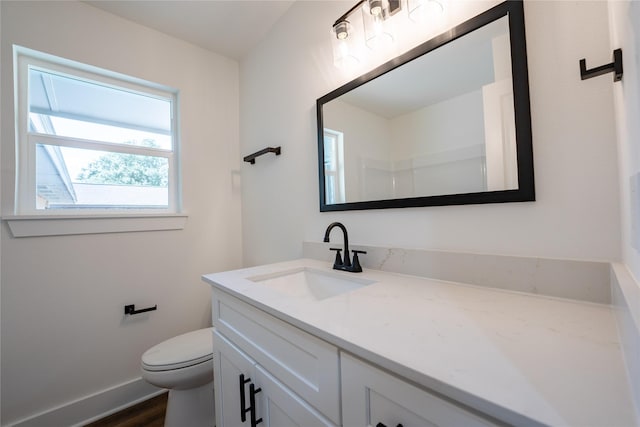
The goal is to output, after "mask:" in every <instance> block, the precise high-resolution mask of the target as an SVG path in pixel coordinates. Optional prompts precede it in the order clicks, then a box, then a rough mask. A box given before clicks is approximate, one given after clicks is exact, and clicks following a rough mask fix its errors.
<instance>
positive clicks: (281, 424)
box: [256, 365, 334, 427]
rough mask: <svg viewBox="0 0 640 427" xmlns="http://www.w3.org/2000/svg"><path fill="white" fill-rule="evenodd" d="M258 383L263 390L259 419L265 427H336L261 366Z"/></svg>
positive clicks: (257, 374) (257, 371) (257, 378)
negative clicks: (260, 418)
mask: <svg viewBox="0 0 640 427" xmlns="http://www.w3.org/2000/svg"><path fill="white" fill-rule="evenodd" d="M256 382H257V383H258V384H259V385H260V388H261V392H260V393H259V395H261V396H260V398H259V400H260V401H261V405H259V406H258V410H259V411H260V412H259V417H262V420H263V422H264V424H263V425H264V426H265V427H334V424H333V423H332V422H331V421H329V420H328V419H327V418H325V417H323V416H322V415H321V414H320V413H319V412H318V411H317V410H315V409H314V408H312V407H311V406H310V405H309V404H308V403H307V402H305V401H304V400H302V398H301V397H300V396H298V395H296V394H295V393H294V392H293V391H291V390H290V389H288V388H287V387H286V386H285V385H283V384H282V383H281V382H279V381H278V380H277V379H276V378H274V377H273V376H272V375H270V374H269V373H268V372H267V371H265V370H264V369H263V368H262V367H261V366H259V365H258V366H256Z"/></svg>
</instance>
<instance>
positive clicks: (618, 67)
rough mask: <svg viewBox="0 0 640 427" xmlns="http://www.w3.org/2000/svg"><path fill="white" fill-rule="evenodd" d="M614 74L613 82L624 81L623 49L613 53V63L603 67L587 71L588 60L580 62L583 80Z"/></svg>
mask: <svg viewBox="0 0 640 427" xmlns="http://www.w3.org/2000/svg"><path fill="white" fill-rule="evenodd" d="M607 73H614V74H613V81H614V82H619V81H620V80H622V49H616V50H614V51H613V62H612V63H610V64H606V65H601V66H599V67H596V68H592V69H590V70H587V60H586V59H581V60H580V78H581V79H582V80H586V79H590V78H592V77H597V76H601V75H602V74H607Z"/></svg>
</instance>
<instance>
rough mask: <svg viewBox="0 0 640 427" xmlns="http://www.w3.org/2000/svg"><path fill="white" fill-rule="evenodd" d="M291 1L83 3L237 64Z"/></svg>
mask: <svg viewBox="0 0 640 427" xmlns="http://www.w3.org/2000/svg"><path fill="white" fill-rule="evenodd" d="M294 1H295V0H116V1H114V0H85V1H84V2H85V3H87V4H90V5H92V6H95V7H97V8H99V9H102V10H104V11H106V12H110V13H113V14H115V15H118V16H120V17H122V18H125V19H128V20H130V21H133V22H136V23H138V24H142V25H144V26H147V27H150V28H153V29H155V30H158V31H161V32H163V33H165V34H169V35H171V36H174V37H177V38H179V39H182V40H185V41H187V42H190V43H193V44H195V45H197V46H200V47H202V48H205V49H207V50H210V51H213V52H216V53H219V54H221V55H224V56H227V57H229V58H233V59H235V60H238V61H239V60H241V59H242V58H243V57H244V56H245V55H246V54H247V53H248V52H249V51H250V50H251V49H252V48H253V47H254V46H256V45H257V44H258V43H260V41H261V40H262V38H263V37H264V36H265V35H266V34H267V33H268V32H269V30H270V29H271V28H272V27H273V25H274V24H275V23H276V22H277V21H278V20H279V19H280V17H281V16H282V15H284V13H285V12H286V11H287V9H289V7H290V6H291V5H292V4H293V2H294Z"/></svg>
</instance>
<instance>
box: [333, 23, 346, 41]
mask: <svg viewBox="0 0 640 427" xmlns="http://www.w3.org/2000/svg"><path fill="white" fill-rule="evenodd" d="M333 31H334V32H335V33H336V38H337V39H338V40H345V39H346V38H347V37H349V21H340V22H338V23H337V24H335V25H334V26H333Z"/></svg>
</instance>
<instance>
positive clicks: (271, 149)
mask: <svg viewBox="0 0 640 427" xmlns="http://www.w3.org/2000/svg"><path fill="white" fill-rule="evenodd" d="M281 152H282V150H281V149H280V147H267V148H265V149H262V150H260V151H256V152H255V153H253V154H249V155H248V156H246V157H245V158H244V159H243V160H244V161H245V162H248V163H251V164H252V165H253V164H255V163H256V157H258V156H262V155H263V154H267V153H275V154H276V156H279V155H280V153H281Z"/></svg>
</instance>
